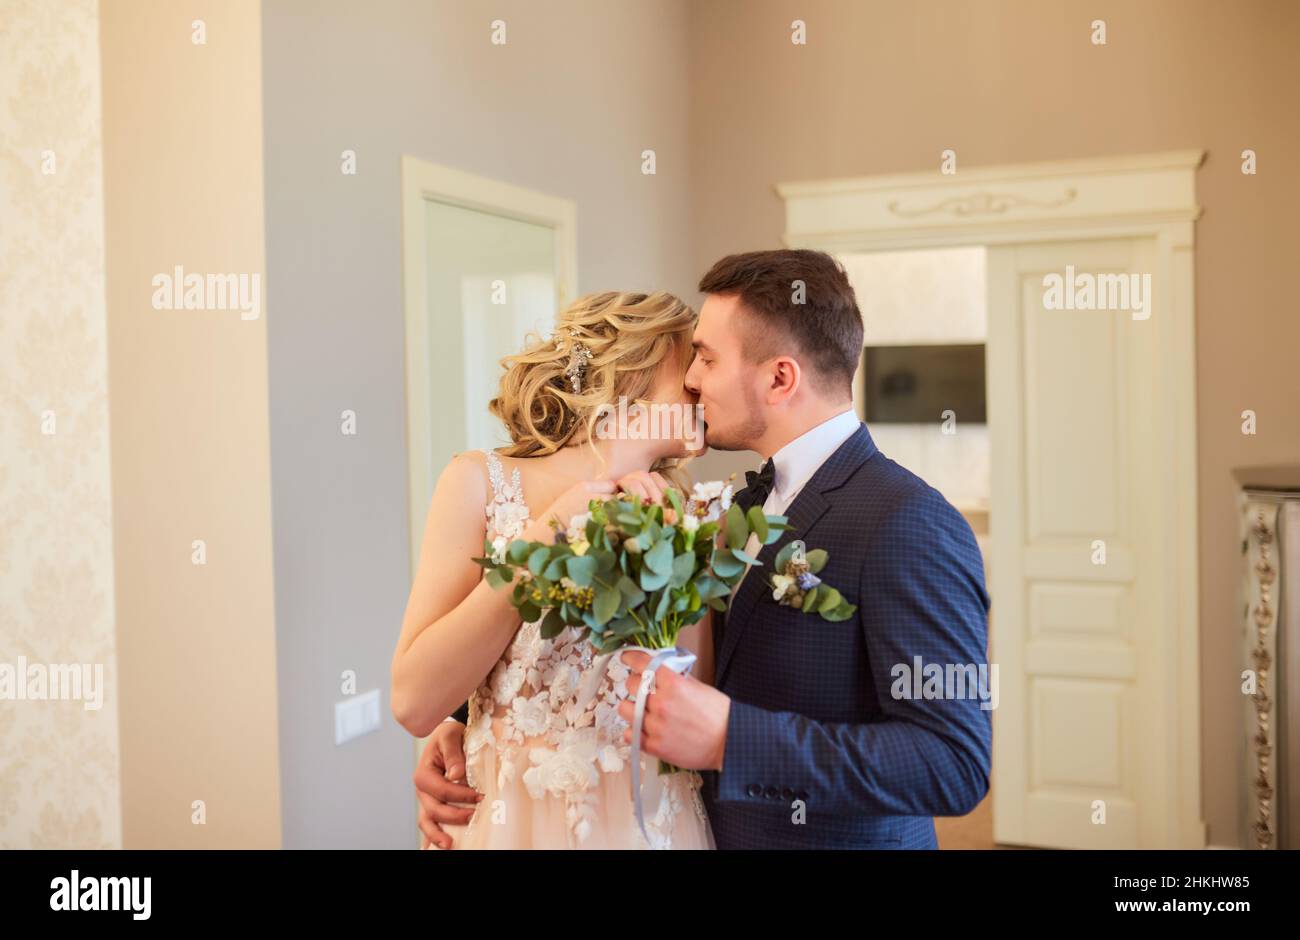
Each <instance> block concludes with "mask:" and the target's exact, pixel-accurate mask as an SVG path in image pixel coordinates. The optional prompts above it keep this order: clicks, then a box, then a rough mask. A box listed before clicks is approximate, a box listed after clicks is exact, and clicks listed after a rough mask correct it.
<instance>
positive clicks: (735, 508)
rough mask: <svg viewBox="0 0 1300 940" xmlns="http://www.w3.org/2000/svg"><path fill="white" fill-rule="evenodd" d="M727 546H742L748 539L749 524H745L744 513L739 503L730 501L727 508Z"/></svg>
mask: <svg viewBox="0 0 1300 940" xmlns="http://www.w3.org/2000/svg"><path fill="white" fill-rule="evenodd" d="M726 519H727V547H728V548H744V547H745V543H746V542H748V541H749V526H748V525H746V524H745V514H744V513H743V512H741V511H740V505H739V504H737V503H732V504H731V507H730V508H729V509H728V510H727V517H726Z"/></svg>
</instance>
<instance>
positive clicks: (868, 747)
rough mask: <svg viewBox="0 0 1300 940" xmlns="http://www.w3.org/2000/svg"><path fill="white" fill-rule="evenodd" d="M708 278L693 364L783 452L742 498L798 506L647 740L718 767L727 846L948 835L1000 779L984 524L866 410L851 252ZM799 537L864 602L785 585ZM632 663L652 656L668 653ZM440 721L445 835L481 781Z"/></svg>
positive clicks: (719, 435) (711, 432)
mask: <svg viewBox="0 0 1300 940" xmlns="http://www.w3.org/2000/svg"><path fill="white" fill-rule="evenodd" d="M699 289H700V290H701V291H702V292H703V293H704V294H705V295H706V298H705V301H704V304H703V306H702V307H701V309H700V318H699V323H698V325H697V327H696V330H695V335H694V345H695V350H696V356H695V359H694V361H693V362H692V364H691V368H690V371H689V372H688V373H687V378H686V384H687V386H688V388H689V389H690V390H691V391H692V392H693V393H694V394H696V395H698V396H699V400H700V403H701V404H702V405H703V406H704V418H705V422H706V425H707V430H706V440H707V442H708V445H709V446H710V447H711V448H714V449H718V450H751V451H754V452H756V453H757V454H759V455H760V456H761V457H762V458H763V460H764V462H763V466H762V470H761V471H760V472H759V473H757V474H754V473H751V474H748V475H747V477H748V485H747V486H746V487H745V489H743V490H741V491H740V492H739V493H738V494H736V500H737V502H739V503H740V505H741V508H743V509H748V508H749V507H750V506H752V505H761V506H762V507H763V510H764V512H765V513H767V514H769V515H786V516H788V517H789V522H790V525H791V530H790V531H788V532H785V533H783V534H782V537H781V538H780V539H779V540H778V541H776V542H774V543H773V544H771V545H768V546H766V547H764V548H763V549H762V550H761V551H760V552H759V553H758V557H757V560H758V561H759V563H760V565H761V567H758V568H756V569H754V568H751V570H749V571H747V572H746V574H745V576H744V578H743V579H742V580H741V582H740V583H739V585H738V586H737V587H736V589H735V590H734V591H733V593H732V597H731V601H730V607H729V610H728V612H727V614H726V615H725V617H723V618H720V619H718V620H717V621H715V623H714V631H713V641H714V643H713V657H714V660H715V668H714V684H713V685H708V684H706V683H704V682H701V681H699V680H698V679H695V678H694V677H692V676H690V675H687V676H679V675H676V674H675V673H672V672H669V671H668V670H659V671H658V672H657V674H656V676H655V687H654V692H653V694H651V695H650V696H649V698H648V699H647V708H646V715H645V721H644V725H643V737H642V748H643V750H644V751H645V752H647V753H648V754H651V755H654V756H658V757H661V758H663V759H664V760H667V761H670V762H671V763H673V764H676V765H677V766H679V767H684V768H691V769H697V770H700V771H702V772H703V773H704V775H705V787H704V797H705V803H706V805H707V808H708V812H709V821H710V824H711V825H712V828H713V833H714V836H715V839H716V841H717V845H718V847H719V848H722V849H729V848H740V849H744V848H935V847H937V842H936V839H935V831H934V820H933V817H934V816H949V815H963V814H965V813H968V812H970V811H971V810H972V809H973V808H974V807H975V806H976V805H977V804H978V803H979V802H980V800H981V799H982V798H983V797H984V795H985V794H986V793H987V791H988V779H989V769H990V750H991V739H992V731H991V721H990V713H989V708H990V707H991V705H990V698H991V696H990V695H989V691H990V690H989V689H988V687H987V678H986V677H987V675H988V671H987V670H988V664H987V632H988V631H987V624H988V608H989V600H988V595H987V593H986V591H985V587H984V569H983V561H982V558H981V555H980V551H979V548H978V546H977V544H976V542H975V538H974V535H973V534H972V533H971V530H970V526H969V525H967V523H966V521H965V519H964V518H962V516H961V515H960V513H958V512H957V510H956V509H954V508H953V507H952V506H951V505H950V504H949V503H948V502H947V501H946V500H945V499H944V498H943V496H942V495H940V494H939V492H938V491H937V490H935V489H934V488H932V487H930V486H928V485H927V484H926V483H925V482H924V481H923V480H921V479H920V478H919V477H917V476H916V475H914V474H912V473H910V472H909V471H907V470H906V469H904V468H903V467H900V466H899V465H898V464H896V463H894V462H893V461H892V460H890V459H889V458H888V457H886V456H885V455H884V454H882V453H880V451H879V450H877V448H876V446H875V444H874V443H873V441H872V439H871V435H870V433H869V432H868V430H867V427H866V426H865V425H864V424H862V423H861V422H860V421H859V420H858V418H857V416H856V414H855V413H854V411H853V404H852V403H853V394H852V388H853V380H854V376H855V375H856V372H857V367H858V363H859V360H860V359H861V355H862V332H863V331H862V318H861V314H860V312H859V311H858V306H857V301H856V298H855V297H854V293H853V288H852V286H851V285H850V284H849V280H848V277H847V276H846V275H845V273H844V270H843V268H841V267H840V265H839V264H838V263H837V262H836V261H835V260H834V259H833V258H831V257H830V256H829V255H826V254H824V253H821V252H815V251H803V250H778V251H758V252H750V253H747V254H741V255H732V256H730V257H727V258H724V259H722V260H721V261H719V262H718V263H717V264H716V265H714V266H713V268H712V269H711V270H710V271H709V272H708V273H707V274H706V275H705V276H704V278H703V280H702V281H701V282H700V287H699ZM794 538H798V539H800V540H802V541H803V542H804V543H805V545H806V547H807V549H808V550H810V551H811V550H814V549H824V550H825V551H826V552H827V553H828V554H829V560H828V561H827V563H826V565H825V567H824V568H823V569H822V570H821V571H820V572H819V575H818V576H819V577H820V578H821V579H822V580H823V581H824V582H825V583H826V584H828V585H830V586H832V587H834V588H836V589H837V590H839V592H840V593H841V595H842V596H843V597H844V599H845V600H847V601H848V602H849V603H851V604H854V605H856V607H857V610H856V612H855V613H854V615H853V616H852V617H850V618H849V619H847V620H843V621H840V622H831V621H827V620H824V619H822V618H821V617H820V616H818V615H816V614H812V613H809V614H805V613H803V612H802V611H800V610H799V609H797V608H793V607H789V606H784V605H781V604H778V603H777V601H776V600H774V599H773V595H772V588H771V586H770V585H769V583H768V576H769V575H770V573H771V567H772V563H773V561H774V559H775V558H776V555H777V553H778V552H779V551H780V550H781V548H782V547H783V546H784V545H785V544H786V543H787V542H788V541H789V540H791V539H794ZM750 547H751V548H752V549H753V550H757V546H755V545H752V544H751V546H750ZM750 554H752V551H751V552H750ZM624 661H625V662H626V663H627V664H628V665H629V666H631V667H632V668H633V669H634V670H640V669H642V668H644V666H645V664H646V662H647V661H648V657H646V656H645V655H644V654H640V653H629V654H626V655H625V656H624ZM981 668H982V670H983V671H982V672H981ZM918 673H920V674H918ZM936 675H937V678H936ZM978 676H983V677H985V680H984V685H983V686H982V687H981V686H980V684H979V682H978V681H976V677H978ZM954 677H955V678H956V679H957V681H956V682H953V681H952V680H953V679H954ZM642 679H643V677H642V676H640V675H638V676H636V677H634V678H633V679H630V680H629V683H628V688H629V691H630V692H632V693H633V694H635V692H636V691H637V689H638V687H639V683H640V681H642ZM994 701H995V699H994ZM632 711H633V705H632V701H631V700H629V701H627V702H625V703H624V704H623V705H622V706H621V713H622V716H623V718H624V719H626V720H628V721H631V719H632ZM461 720H463V718H462V719H461ZM452 727H453V728H454V727H455V726H452ZM630 736H631V732H630V731H629V732H628V737H629V740H630ZM441 740H443V742H444V743H443V745H440V746H439V747H434V746H433V745H432V744H431V746H430V748H429V749H426V752H425V761H424V762H423V763H422V766H421V768H420V769H419V770H418V771H417V773H416V786H417V789H418V790H419V791H421V792H420V800H421V806H422V811H421V814H420V823H421V829H422V830H423V831H424V832H425V834H426V836H427V837H428V838H430V839H431V840H433V841H435V842H437V843H438V844H444V843H449V842H450V840H449V839H447V837H446V835H445V833H443V832H442V831H441V829H439V828H438V826H437V825H436V823H438V822H442V821H445V822H452V823H455V822H463V821H464V820H465V819H466V818H467V817H468V812H469V811H466V810H461V809H460V808H458V807H454V806H449V805H447V804H448V803H449V802H451V801H467V802H472V801H473V800H474V798H475V797H476V794H475V793H474V791H473V790H470V789H469V788H467V787H463V786H459V785H457V784H455V783H451V782H449V781H451V780H455V779H458V778H457V774H458V772H459V770H460V769H461V767H463V758H462V757H459V738H458V737H457V736H456V735H454V734H451V733H448V734H447V735H444V736H443V737H442V739H441ZM458 761H459V762H460V766H459V767H458V766H455V765H456V763H457V762H458Z"/></svg>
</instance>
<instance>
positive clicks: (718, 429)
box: [686, 294, 767, 450]
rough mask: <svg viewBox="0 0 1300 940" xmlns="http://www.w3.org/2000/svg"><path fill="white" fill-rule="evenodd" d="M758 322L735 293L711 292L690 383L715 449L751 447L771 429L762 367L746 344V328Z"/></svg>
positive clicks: (703, 311) (699, 325)
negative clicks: (750, 355) (752, 359)
mask: <svg viewBox="0 0 1300 940" xmlns="http://www.w3.org/2000/svg"><path fill="white" fill-rule="evenodd" d="M753 326H754V323H753V318H751V317H749V316H748V315H747V314H746V313H745V311H744V310H743V309H741V307H740V298H739V297H738V296H736V295H734V294H709V295H708V296H707V297H706V298H705V300H704V304H703V305H702V306H701V307H700V318H699V320H698V321H697V322H696V325H695V335H694V336H693V337H692V345H693V346H694V347H695V358H694V360H692V362H691V367H690V369H689V370H687V372H686V388H687V389H688V390H690V391H691V392H693V393H695V394H696V395H698V396H699V400H700V404H701V405H703V406H704V424H705V436H704V439H705V441H706V442H707V443H708V445H709V446H710V447H712V448H714V449H715V450H752V449H753V443H754V442H755V441H757V440H758V439H759V438H760V437H762V436H763V434H764V433H765V432H766V431H767V418H766V416H765V415H764V404H763V397H762V382H763V377H762V370H761V369H760V368H759V365H758V364H757V363H751V362H749V361H748V359H747V357H746V355H745V349H744V340H743V336H744V331H745V330H746V329H753Z"/></svg>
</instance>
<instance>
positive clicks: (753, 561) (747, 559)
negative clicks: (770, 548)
mask: <svg viewBox="0 0 1300 940" xmlns="http://www.w3.org/2000/svg"><path fill="white" fill-rule="evenodd" d="M731 554H732V555H734V556H735V557H736V558H737V559H738V560H739V561H743V562H744V563H745V564H747V565H759V566H760V567H761V566H762V564H763V563H762V562H761V561H759V560H758V559H757V558H755V557H754V556H753V555H749V554H746V553H745V552H742V551H741V550H740V549H738V548H733V549H732V550H731Z"/></svg>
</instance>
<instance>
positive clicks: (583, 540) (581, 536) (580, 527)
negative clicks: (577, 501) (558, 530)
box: [564, 512, 591, 555]
mask: <svg viewBox="0 0 1300 940" xmlns="http://www.w3.org/2000/svg"><path fill="white" fill-rule="evenodd" d="M589 521H591V513H589V512H584V513H582V514H581V515H577V516H574V517H573V518H572V519H570V520H569V527H568V529H566V530H565V532H564V539H565V541H566V542H568V543H569V547H570V548H572V549H573V554H575V555H585V554H587V549H589V548H591V543H590V542H588V541H587V523H588V522H589Z"/></svg>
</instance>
